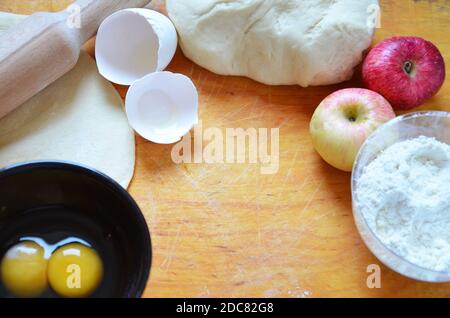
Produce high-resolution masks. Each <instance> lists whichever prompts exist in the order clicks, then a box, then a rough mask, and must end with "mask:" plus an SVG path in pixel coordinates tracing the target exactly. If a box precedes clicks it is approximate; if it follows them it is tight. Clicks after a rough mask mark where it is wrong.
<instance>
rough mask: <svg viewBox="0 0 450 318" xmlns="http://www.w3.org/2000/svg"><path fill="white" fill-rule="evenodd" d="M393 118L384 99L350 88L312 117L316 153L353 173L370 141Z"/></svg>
mask: <svg viewBox="0 0 450 318" xmlns="http://www.w3.org/2000/svg"><path fill="white" fill-rule="evenodd" d="M393 118H395V113H394V110H393V109H392V107H391V105H390V104H389V102H388V101H387V100H386V99H385V98H384V97H383V96H381V95H380V94H377V93H375V92H372V91H370V90H367V89H362V88H348V89H343V90H340V91H337V92H335V93H333V94H331V95H330V96H328V97H327V98H325V99H324V100H323V101H322V102H321V103H320V105H319V106H318V107H317V109H316V111H315V112H314V115H313V117H312V120H311V124H310V133H311V137H312V140H313V144H314V147H315V148H316V151H317V152H318V153H319V154H320V155H321V156H322V158H323V159H324V160H325V161H326V162H328V163H329V164H330V165H332V166H333V167H335V168H338V169H340V170H343V171H352V168H353V164H354V162H355V159H356V155H357V154H358V151H359V149H360V148H361V146H362V144H363V143H364V141H365V140H366V139H367V137H369V136H370V135H371V134H372V132H374V131H375V130H376V129H377V128H378V127H379V126H381V125H383V124H384V123H386V122H388V121H390V120H391V119H393Z"/></svg>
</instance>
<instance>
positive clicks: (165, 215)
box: [0, 0, 450, 297]
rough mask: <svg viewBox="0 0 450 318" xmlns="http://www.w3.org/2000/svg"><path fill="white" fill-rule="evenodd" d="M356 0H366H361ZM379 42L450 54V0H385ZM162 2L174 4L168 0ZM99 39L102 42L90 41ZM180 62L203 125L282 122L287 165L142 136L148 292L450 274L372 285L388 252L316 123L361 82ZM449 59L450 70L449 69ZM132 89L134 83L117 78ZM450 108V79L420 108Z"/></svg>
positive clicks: (431, 289)
mask: <svg viewBox="0 0 450 318" xmlns="http://www.w3.org/2000/svg"><path fill="white" fill-rule="evenodd" d="M355 1H356V0H355ZM70 2H71V1H69V0H53V1H52V0H28V1H24V0H0V10H4V11H11V12H16V13H31V12H34V11H37V10H49V11H52V10H59V9H62V8H64V6H65V5H67V4H68V3H70ZM381 5H382V20H381V28H380V29H378V30H377V33H376V38H375V42H378V41H380V40H382V39H384V38H386V37H389V36H393V35H417V36H421V37H424V38H426V39H428V40H430V41H432V42H434V43H435V44H436V45H437V46H438V47H439V48H440V50H441V51H442V53H443V54H444V56H445V60H446V63H447V65H450V37H449V30H450V1H448V0H433V1H432V0H429V1H425V0H414V1H413V0H408V1H407V0H402V1H394V0H382V1H381ZM155 6H156V7H157V8H158V9H159V10H164V3H163V1H156V3H155ZM90 49H91V50H92V44H91V46H90ZM169 70H170V71H174V72H179V73H183V74H186V75H188V76H190V77H191V78H192V79H193V81H194V82H195V84H196V86H197V87H198V89H199V93H200V116H201V119H202V121H203V126H204V127H205V128H207V127H217V128H219V129H221V130H225V128H238V127H242V128H249V127H254V128H276V127H279V128H280V168H279V171H278V173H277V174H274V175H262V174H261V173H260V166H259V165H255V164H235V165H232V164H227V165H224V164H221V165H208V164H182V165H176V164H174V163H173V162H172V160H171V155H170V153H171V150H172V146H162V145H156V144H152V143H150V142H147V141H145V140H143V139H141V138H139V137H138V138H137V165H136V174H135V178H134V180H133V183H132V185H131V187H130V192H131V194H132V195H133V196H134V198H135V199H136V200H137V202H138V203H139V205H140V206H141V208H142V209H143V212H144V214H145V216H146V218H147V221H148V225H149V227H150V230H151V235H152V240H153V266H152V271H151V277H150V280H149V282H148V287H147V290H146V292H145V296H147V297H268V296H273V297H399V296H401V297H419V296H423V297H431V296H440V297H445V296H450V284H429V283H422V282H416V281H413V280H410V279H407V278H405V277H402V276H400V275H399V274H397V273H395V272H393V271H391V270H389V269H388V268H386V267H384V266H381V264H380V266H381V275H382V276H381V278H382V286H381V288H380V289H369V288H368V287H367V285H366V279H367V276H368V274H367V273H366V268H367V266H368V265H369V264H379V261H378V260H377V259H376V258H375V257H374V256H373V255H372V254H371V253H370V251H369V250H368V249H367V247H366V246H365V245H364V243H363V242H362V240H361V238H360V236H359V234H358V232H357V230H356V227H355V224H354V221H353V216H352V208H351V193H350V174H348V173H342V172H339V171H337V170H335V169H333V168H331V167H330V166H328V165H327V164H326V163H324V162H323V161H322V160H321V159H320V158H319V156H318V155H317V154H316V153H315V152H314V149H313V147H312V143H311V140H310V138H309V134H308V125H309V121H310V118H311V115H312V113H313V111H314V109H315V107H316V106H317V105H318V104H319V103H320V101H321V100H322V99H323V98H324V97H326V96H327V95H328V94H330V93H331V92H333V91H335V90H337V89H340V88H344V87H355V86H356V87H359V86H361V82H360V77H359V76H358V75H356V76H355V78H354V79H353V80H352V81H350V82H346V83H343V84H341V85H335V86H329V87H316V88H307V89H304V88H300V87H297V86H281V87H269V86H265V85H262V84H258V83H256V82H254V81H252V80H249V79H245V78H237V77H223V76H218V75H215V74H213V73H210V72H208V71H206V70H204V69H202V68H201V67H199V66H197V65H195V64H193V63H192V62H190V61H189V60H188V59H186V58H185V57H184V56H183V54H182V53H181V52H180V51H179V52H178V53H177V55H176V57H175V59H174V60H173V62H172V63H171V65H170V66H169ZM447 71H448V70H447ZM117 89H118V90H119V92H120V93H121V94H122V96H124V95H125V94H126V90H127V88H126V87H117ZM424 109H433V110H445V111H450V79H448V80H447V81H446V83H445V84H444V87H443V88H442V90H441V91H440V93H439V94H438V95H437V96H436V97H434V98H433V99H431V100H430V101H428V102H427V103H426V105H424V106H423V107H421V108H419V109H418V110H424Z"/></svg>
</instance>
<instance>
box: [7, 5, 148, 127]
mask: <svg viewBox="0 0 450 318" xmlns="http://www.w3.org/2000/svg"><path fill="white" fill-rule="evenodd" d="M149 2H150V0H78V1H76V2H75V3H74V4H73V5H72V6H71V7H70V8H71V10H65V11H61V12H58V13H36V14H33V15H31V16H29V17H28V18H26V19H25V20H24V21H23V22H22V23H21V24H19V25H17V26H16V27H14V28H12V29H10V30H8V31H7V32H6V33H5V34H3V35H2V36H0V118H2V117H4V116H5V115H6V114H8V113H9V112H11V111H12V110H14V109H16V108H17V107H18V106H20V105H21V104H22V103H24V102H25V101H27V100H28V99H30V98H31V97H33V96H34V95H35V94H37V93H39V92H40V91H41V90H43V89H44V88H46V87H47V86H48V85H49V84H51V83H53V82H54V81H55V80H57V79H58V78H60V77H61V76H62V75H64V74H65V73H67V72H68V71H70V70H71V69H72V68H73V67H74V66H75V64H76V63H77V61H78V57H79V54H80V49H81V47H82V45H83V44H84V43H85V42H86V41H87V40H89V39H90V38H91V37H92V36H94V35H95V33H96V32H97V29H98V28H99V26H100V24H101V22H102V21H103V20H104V19H105V18H106V17H108V16H109V15H111V14H113V13H114V12H116V11H119V10H121V9H126V8H137V7H143V6H145V5H146V4H148V3H149ZM78 13H79V14H78ZM78 22H79V23H78ZM130 36H132V35H131V34H130Z"/></svg>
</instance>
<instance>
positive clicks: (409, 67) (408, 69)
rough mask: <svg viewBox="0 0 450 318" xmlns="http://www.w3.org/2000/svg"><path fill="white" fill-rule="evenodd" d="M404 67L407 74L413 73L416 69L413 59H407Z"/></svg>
mask: <svg viewBox="0 0 450 318" xmlns="http://www.w3.org/2000/svg"><path fill="white" fill-rule="evenodd" d="M403 69H404V70H405V72H406V74H408V75H411V73H412V72H413V69H414V64H413V62H411V61H406V62H405V64H403Z"/></svg>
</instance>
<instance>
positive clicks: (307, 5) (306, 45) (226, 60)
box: [167, 0, 379, 87]
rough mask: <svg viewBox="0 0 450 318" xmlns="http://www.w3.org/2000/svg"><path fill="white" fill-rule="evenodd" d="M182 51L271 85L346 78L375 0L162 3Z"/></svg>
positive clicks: (215, 68)
mask: <svg viewBox="0 0 450 318" xmlns="http://www.w3.org/2000/svg"><path fill="white" fill-rule="evenodd" d="M167 11H168V14H169V17H170V18H171V19H172V21H173V22H174V24H175V26H176V28H177V30H178V33H179V35H180V45H181V48H182V50H183V52H184V54H185V55H186V56H187V57H188V58H189V59H191V60H192V61H194V62H195V63H197V64H199V65H200V66H202V67H205V68H207V69H208V70H210V71H212V72H215V73H218V74H221V75H237V76H247V77H250V78H252V79H254V80H256V81H259V82H262V83H265V84H269V85H293V84H298V85H301V86H303V87H307V86H310V85H329V84H336V83H339V82H343V81H345V80H348V79H350V78H351V76H352V75H353V69H354V67H355V66H356V65H358V64H359V63H360V62H361V60H362V53H363V51H364V50H365V49H367V48H368V47H369V46H370V44H371V42H372V37H373V33H374V29H375V26H376V21H377V17H378V12H379V6H378V0H357V1H355V0H275V1H274V0H226V1H224V0H167Z"/></svg>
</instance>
